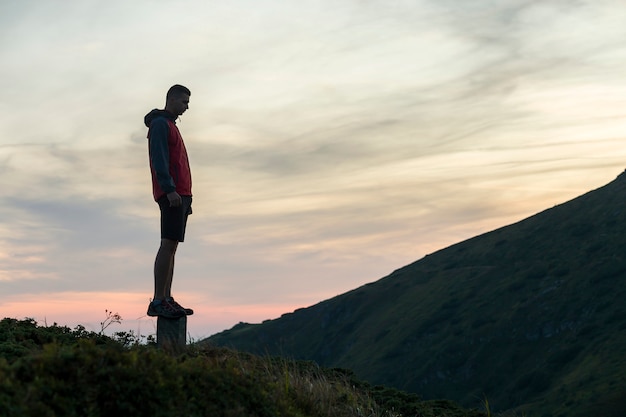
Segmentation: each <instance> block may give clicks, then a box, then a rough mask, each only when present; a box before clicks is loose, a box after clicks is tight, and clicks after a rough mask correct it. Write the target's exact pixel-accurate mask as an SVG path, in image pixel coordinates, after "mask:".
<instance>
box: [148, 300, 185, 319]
mask: <svg viewBox="0 0 626 417" xmlns="http://www.w3.org/2000/svg"><path fill="white" fill-rule="evenodd" d="M147 314H148V315H149V316H151V317H156V316H160V317H165V318H168V319H177V318H180V317H183V316H184V315H185V312H184V311H183V310H180V309H178V308H175V307H174V306H173V305H172V304H171V303H170V302H168V301H167V300H161V302H159V303H155V300H152V302H151V303H150V304H149V305H148V313H147Z"/></svg>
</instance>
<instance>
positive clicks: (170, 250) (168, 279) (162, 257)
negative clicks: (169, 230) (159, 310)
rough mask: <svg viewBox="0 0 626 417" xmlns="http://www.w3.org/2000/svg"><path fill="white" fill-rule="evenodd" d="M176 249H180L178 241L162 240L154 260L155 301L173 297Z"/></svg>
mask: <svg viewBox="0 0 626 417" xmlns="http://www.w3.org/2000/svg"><path fill="white" fill-rule="evenodd" d="M176 248H178V242H177V241H175V240H170V239H161V246H160V247H159V251H158V252H157V255H156V259H155V260H154V299H155V300H163V299H165V297H171V291H172V279H173V277H174V256H175V255H176Z"/></svg>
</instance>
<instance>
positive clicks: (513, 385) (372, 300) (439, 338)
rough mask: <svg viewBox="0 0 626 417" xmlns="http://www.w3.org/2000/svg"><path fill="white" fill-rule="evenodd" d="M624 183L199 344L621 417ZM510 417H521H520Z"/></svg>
mask: <svg viewBox="0 0 626 417" xmlns="http://www.w3.org/2000/svg"><path fill="white" fill-rule="evenodd" d="M625 300H626V173H622V174H621V175H620V176H618V177H617V178H616V179H615V180H614V181H612V182H610V183H609V184H607V185H605V186H604V187H601V188H599V189H597V190H594V191H591V192H589V193H586V194H584V195H582V196H580V197H578V198H576V199H574V200H571V201H569V202H566V203H564V204H561V205H557V206H555V207H553V208H551V209H548V210H545V211H543V212H541V213H539V214H536V215H534V216H532V217H529V218H527V219H525V220H522V221H520V222H518V223H515V224H512V225H509V226H506V227H503V228H500V229H497V230H494V231H492V232H489V233H486V234H483V235H480V236H477V237H474V238H472V239H469V240H466V241H463V242H461V243H458V244H455V245H452V246H450V247H448V248H445V249H443V250H440V251H438V252H435V253H433V254H431V255H427V256H426V257H424V258H423V259H421V260H419V261H417V262H414V263H412V264H410V265H407V266H405V267H403V268H401V269H398V270H396V271H394V272H393V273H391V274H390V275H388V276H386V277H384V278H382V279H380V280H378V281H376V282H374V283H370V284H367V285H364V286H362V287H359V288H357V289H355V290H353V291H350V292H348V293H345V294H342V295H339V296H337V297H334V298H332V299H329V300H326V301H323V302H321V303H319V304H316V305H314V306H312V307H309V308H304V309H299V310H296V311H294V312H293V313H289V314H284V315H283V316H281V317H280V318H278V319H276V320H267V321H265V322H263V323H262V324H246V323H240V324H238V325H236V326H235V327H233V328H232V329H230V330H227V331H224V332H222V333H218V334H216V335H214V336H211V337H210V338H209V339H208V340H207V342H208V343H212V344H214V345H219V346H229V347H234V348H236V349H240V350H244V351H249V352H253V353H258V354H270V355H282V356H288V357H292V358H296V359H308V360H314V361H316V362H317V363H319V364H320V365H323V366H327V367H329V366H330V367H342V368H348V369H351V370H352V371H354V372H355V374H356V375H357V376H358V377H359V378H363V379H365V380H367V381H369V382H370V383H373V384H384V385H388V386H393V387H396V388H398V389H402V390H406V391H410V392H414V393H418V394H419V395H421V396H422V397H424V398H447V399H451V400H454V401H457V402H459V403H461V404H462V405H464V406H468V407H475V406H477V405H478V404H479V403H481V402H482V401H484V399H485V398H486V399H487V400H488V401H489V404H490V405H491V408H492V410H495V411H505V410H513V411H515V412H516V413H523V414H524V415H526V416H529V417H532V416H555V417H556V416H567V417H578V416H580V417H582V416H585V417H589V416H603V417H610V416H624V415H626V302H625ZM518 415H520V414H518Z"/></svg>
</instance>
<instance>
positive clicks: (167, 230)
mask: <svg viewBox="0 0 626 417" xmlns="http://www.w3.org/2000/svg"><path fill="white" fill-rule="evenodd" d="M181 198H182V199H183V203H182V204H181V205H180V206H179V207H170V202H169V200H168V199H167V196H163V197H161V198H159V200H158V201H157V203H159V208H160V209H161V239H169V240H175V241H177V242H183V241H184V240H185V229H186V228H187V217H188V216H189V215H190V214H191V196H188V195H183V196H181Z"/></svg>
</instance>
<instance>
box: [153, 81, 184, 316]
mask: <svg viewBox="0 0 626 417" xmlns="http://www.w3.org/2000/svg"><path fill="white" fill-rule="evenodd" d="M190 96H191V92H190V91H189V89H188V88H187V87H183V86H182V85H178V84H176V85H174V86H172V87H171V88H170V89H169V90H168V92H167V95H166V99H165V109H163V110H158V109H154V110H152V111H151V112H150V113H148V114H147V115H146V117H145V118H144V123H145V124H146V126H147V127H148V143H149V156H150V171H151V173H152V193H153V195H154V200H155V201H156V202H157V203H158V205H159V208H160V210H161V245H160V247H159V250H158V252H157V255H156V259H155V261H154V297H153V299H152V301H151V302H150V305H149V306H148V315H149V316H153V317H154V316H162V317H167V318H177V317H182V316H185V315H191V314H193V310H191V309H190V308H184V307H181V305H180V304H178V303H177V302H176V301H174V298H173V297H172V279H173V276H174V256H175V254H176V249H177V248H178V243H179V242H183V241H184V240H185V229H186V226H187V217H188V216H189V215H190V214H191V170H190V169H189V160H188V158H187V150H186V149H185V144H184V142H183V138H182V136H181V134H180V131H179V130H178V127H177V126H176V119H178V116H180V115H181V114H183V113H184V112H185V110H187V109H188V108H189V97H190Z"/></svg>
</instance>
